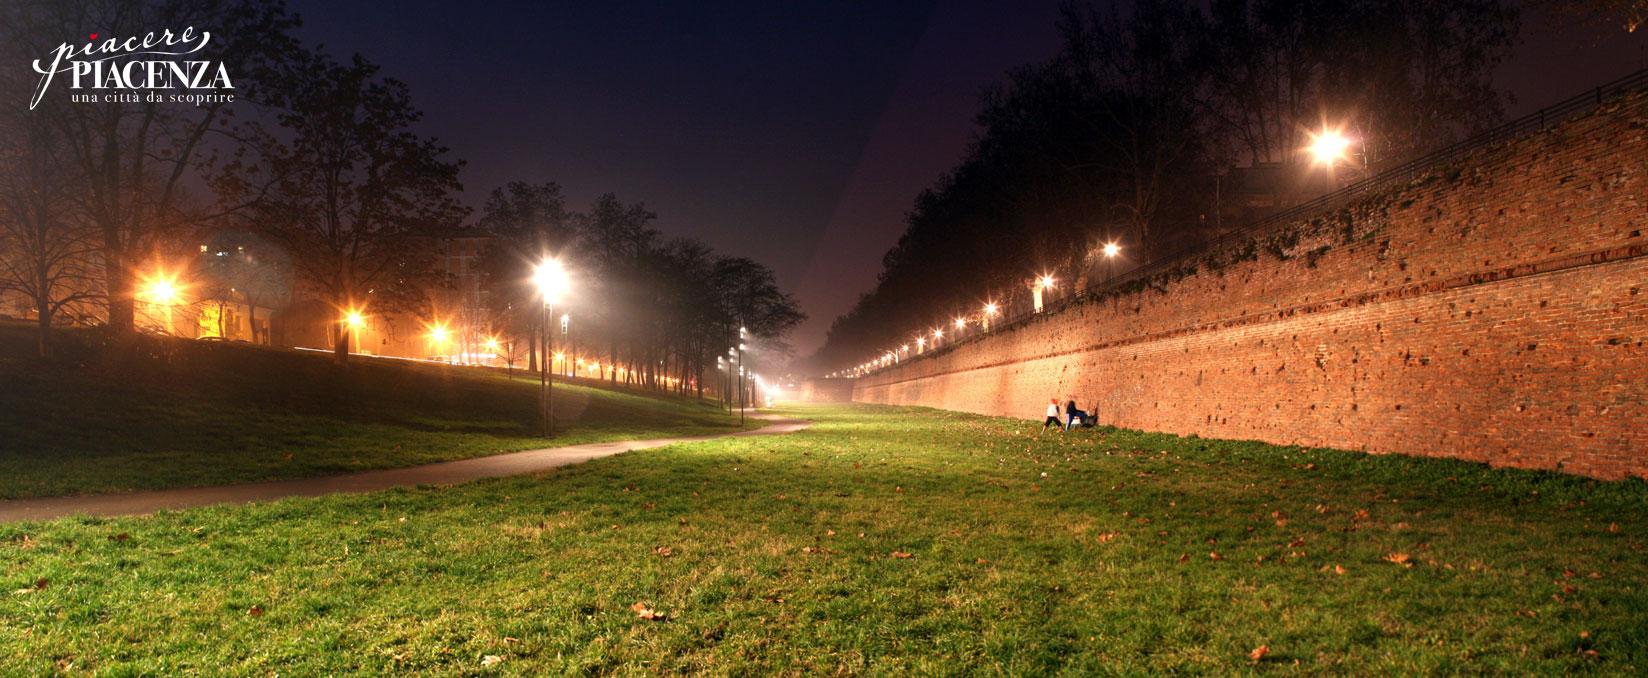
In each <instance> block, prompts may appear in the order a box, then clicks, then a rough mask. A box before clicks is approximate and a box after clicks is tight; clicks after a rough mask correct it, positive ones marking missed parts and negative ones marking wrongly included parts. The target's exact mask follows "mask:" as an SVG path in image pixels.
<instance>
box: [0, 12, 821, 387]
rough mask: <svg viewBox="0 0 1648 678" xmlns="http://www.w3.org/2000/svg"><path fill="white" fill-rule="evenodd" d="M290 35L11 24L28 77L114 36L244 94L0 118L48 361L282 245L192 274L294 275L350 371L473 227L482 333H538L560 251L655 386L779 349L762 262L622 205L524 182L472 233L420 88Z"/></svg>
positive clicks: (110, 15) (1, 182)
mask: <svg viewBox="0 0 1648 678" xmlns="http://www.w3.org/2000/svg"><path fill="white" fill-rule="evenodd" d="M297 25H298V19H297V18H296V17H295V16H294V15H292V14H291V13H290V12H288V11H287V10H286V9H285V8H284V6H282V4H280V3H278V2H260V1H254V0H155V1H153V2H142V3H132V2H128V1H126V0H76V1H73V2H69V1H56V2H40V3H12V4H7V5H4V6H3V8H0V43H3V44H4V45H5V47H4V48H5V49H7V50H8V51H9V53H10V56H8V57H7V58H8V60H11V61H12V62H14V63H28V62H31V61H32V60H34V59H37V58H41V57H43V56H45V55H47V54H48V53H49V52H50V50H51V49H52V48H53V47H55V46H56V44H57V43H58V42H63V41H67V42H75V41H76V39H77V38H78V37H79V36H80V35H81V34H82V33H81V32H82V30H83V27H85V26H95V27H97V28H98V29H100V30H101V31H102V32H103V33H104V34H106V35H109V36H114V37H121V36H127V35H141V34H143V33H144V32H148V31H154V30H158V29H160V28H166V27H171V28H173V29H174V30H175V29H180V27H183V26H195V27H198V28H199V29H201V30H210V31H211V32H212V33H213V36H214V39H213V40H212V41H211V42H210V43H209V44H208V48H207V51H206V52H204V53H200V54H196V55H191V56H190V58H191V59H197V58H207V59H211V60H214V61H221V62H223V63H225V64H226V65H227V68H228V70H229V72H230V73H231V74H232V77H233V82H234V87H235V90H234V94H235V95H236V101H235V102H234V103H223V102H219V103H208V104H204V105H200V106H190V105H186V104H177V103H161V102H153V101H143V102H92V103H74V102H70V101H69V99H68V97H67V95H66V94H64V93H62V92H55V93H50V94H48V96H47V97H45V98H44V100H42V101H41V103H40V104H39V105H38V106H37V107H36V109H35V110H33V111H30V110H27V109H26V108H24V107H22V106H21V105H16V106H8V107H6V108H5V110H4V113H3V114H0V192H3V193H0V292H6V291H9V292H12V293H21V294H22V295H23V296H26V297H27V298H28V300H29V303H30V305H31V306H32V307H33V309H34V312H35V314H36V315H37V316H38V318H39V327H40V348H41V352H42V353H43V354H44V353H46V352H48V351H49V348H50V331H51V328H52V326H53V325H54V324H55V323H59V322H63V321H92V320H100V321H101V322H102V323H104V324H106V325H107V327H108V328H109V329H110V330H111V331H113V332H116V333H128V332H132V331H133V330H134V293H135V291H136V288H137V282H138V280H139V276H140V275H141V272H143V271H145V270H147V269H148V268H150V267H152V266H154V264H155V262H156V261H160V260H163V259H165V258H167V257H174V258H175V257H177V256H179V255H180V254H181V253H183V252H188V251H189V249H188V248H190V247H192V245H190V243H198V242H203V241H206V240H213V241H214V242H220V243H223V244H227V245H235V246H236V249H240V248H239V246H238V245H236V243H238V242H239V241H238V240H236V241H235V242H228V241H227V240H225V239H226V238H228V239H230V240H234V239H237V238H244V239H245V241H246V242H253V243H256V244H257V246H258V247H261V248H263V249H273V250H275V251H274V252H267V253H266V254H267V255H268V256H263V257H261V258H260V259H259V260H258V261H260V262H263V263H261V264H260V266H263V267H267V266H268V265H269V263H270V262H279V263H280V265H283V266H289V267H290V268H289V270H288V271H284V272H281V273H280V274H279V275H274V276H270V275H267V274H268V273H269V272H268V271H265V270H262V269H261V268H257V267H251V268H254V269H256V270H249V271H243V270H240V269H241V268H248V267H247V266H244V265H242V264H244V262H246V261H248V259H246V258H241V257H234V258H229V259H225V260H224V261H222V262H221V263H214V264H212V265H208V266H205V267H203V268H209V269H212V270H203V271H197V273H200V274H202V275H205V276H207V277H208V278H209V279H210V281H212V282H209V283H207V284H202V285H198V286H197V291H200V292H202V293H208V294H209V293H211V291H210V290H211V289H212V288H215V287H223V288H231V287H233V288H235V289H240V288H241V287H250V286H251V285H250V284H249V283H248V282H247V280H243V278H246V277H247V276H249V275H254V274H255V275H257V276H258V277H259V279H260V280H265V279H267V280H280V281H284V280H286V279H287V278H288V277H290V279H291V281H292V285H293V286H294V287H295V288H296V293H297V294H298V295H301V296H306V297H312V298H317V299H319V300H321V301H324V302H325V303H327V304H329V305H330V306H331V307H332V308H334V309H337V311H338V313H337V320H336V322H337V324H336V327H335V331H334V332H333V333H332V334H333V336H334V337H335V343H334V348H335V352H336V355H337V357H338V359H339V360H347V358H348V350H349V343H350V339H349V332H350V328H349V326H348V323H346V322H345V312H346V310H348V309H363V308H370V309H371V310H372V312H373V313H379V314H388V313H409V314H414V315H422V316H425V317H428V315H429V313H430V293H431V291H432V290H433V289H438V288H440V287H441V286H443V285H446V284H449V283H450V282H451V281H450V280H449V279H448V278H447V277H446V276H445V273H444V272H443V271H441V270H440V268H439V266H438V264H439V261H438V258H439V243H440V241H441V240H442V239H443V238H445V237H449V236H453V235H458V234H473V233H475V232H476V230H477V229H479V231H480V232H482V233H488V234H491V235H493V236H495V240H494V241H493V246H492V247H491V249H490V250H489V251H488V252H487V254H486V256H485V257H484V259H485V261H484V268H485V269H486V271H487V285H486V290H485V294H484V297H485V299H486V300H487V302H486V309H485V310H486V311H487V313H488V314H490V317H484V318H482V319H483V320H485V321H486V322H487V323H488V324H490V325H492V326H491V327H487V328H483V329H485V330H486V331H488V332H489V333H490V332H498V333H509V332H515V333H526V334H531V333H533V332H538V331H541V329H542V328H539V327H537V326H536V325H535V324H534V323H535V322H536V320H535V318H536V317H537V314H536V309H537V302H536V300H535V299H534V298H532V297H531V296H530V295H531V294H535V291H534V290H532V289H531V287H530V285H528V284H526V281H527V280H528V279H529V278H530V274H529V273H530V271H529V268H527V267H530V266H531V265H533V264H535V263H536V262H537V261H539V260H540V259H541V258H542V257H544V256H548V255H556V256H560V257H561V258H563V260H565V261H566V263H567V265H568V267H569V268H572V269H574V270H576V271H578V272H579V273H580V274H581V275H580V279H581V280H583V281H585V284H586V285H587V287H586V288H585V289H584V290H583V292H581V294H580V297H579V298H580V299H581V300H583V301H582V302H581V304H582V305H581V306H580V307H579V312H580V316H581V317H580V320H581V323H580V325H581V329H582V330H583V331H582V332H581V336H583V337H585V338H586V340H590V341H595V340H599V341H600V342H602V344H603V345H604V346H605V348H606V353H607V354H608V358H609V361H610V362H611V363H613V364H617V363H624V364H627V365H629V366H631V369H630V370H629V372H630V373H632V374H640V375H642V378H643V379H645V380H646V381H647V383H653V384H656V383H660V380H659V379H658V377H659V376H660V375H662V374H664V373H666V371H667V373H669V374H672V375H679V376H680V377H681V379H680V381H681V382H682V383H687V382H691V381H695V380H698V379H696V378H697V377H698V376H699V375H701V374H702V373H703V372H704V371H705V370H706V369H708V368H712V367H713V364H714V359H715V357H716V356H717V355H718V353H719V352H721V351H725V350H726V348H727V346H729V345H730V344H732V343H736V341H737V335H738V327H739V326H740V325H743V326H746V327H748V328H749V330H750V331H751V332H752V333H753V334H755V335H757V336H760V337H766V338H769V339H770V340H775V341H776V340H778V339H779V337H781V336H782V335H783V333H784V332H786V331H788V330H789V329H790V328H792V327H793V326H794V325H795V324H797V323H798V322H799V321H800V319H801V315H800V313H799V311H797V310H796V307H795V303H794V301H793V300H792V299H791V298H790V297H789V296H788V295H785V294H784V293H783V292H782V291H780V290H779V289H778V286H777V285H776V283H775V282H774V278H773V274H772V272H771V271H770V270H768V269H767V268H766V267H764V266H762V265H760V264H757V263H755V262H752V261H749V260H747V259H737V258H726V257H718V256H716V255H715V254H714V253H713V252H712V251H710V249H709V248H708V247H706V246H704V245H702V244H701V243H697V242H693V241H689V240H664V239H663V238H661V236H660V235H659V233H658V232H657V231H656V230H654V229H652V228H650V227H649V226H648V224H649V223H650V222H651V221H652V220H653V219H654V218H655V215H654V214H652V213H651V212H650V211H648V210H647V209H646V208H645V207H644V206H643V205H640V204H624V203H622V202H620V201H619V200H618V199H617V198H616V197H614V196H612V195H607V196H602V197H601V198H600V199H598V200H597V201H596V202H595V204H594V205H593V206H592V207H591V208H590V209H589V210H588V211H587V213H584V214H575V213H572V212H570V211H569V210H567V209H566V208H565V205H564V201H563V199H562V196H561V194H560V189H559V188H558V187H557V186H556V185H555V184H527V183H515V184H510V185H508V186H506V187H504V188H501V189H499V190H497V191H495V192H494V193H493V194H492V196H491V198H490V200H489V201H488V202H487V204H486V206H485V209H484V210H483V212H482V214H481V215H480V218H479V219H478V220H477V221H476V223H475V224H474V225H473V226H470V225H467V224H466V221H468V220H469V217H470V216H471V215H470V211H469V209H468V208H467V207H465V206H464V205H463V204H462V203H461V202H460V201H459V199H458V198H459V193H460V191H461V190H462V186H461V184H460V182H459V175H460V172H461V170H462V167H463V163H462V162H461V161H458V160H455V159H453V158H451V157H450V153H449V151H448V149H446V148H445V147H443V146H441V145H440V144H439V143H438V141H436V140H435V139H432V138H428V137H426V136H423V135H420V134H419V133H417V132H416V131H415V126H416V125H417V123H418V121H419V119H420V118H421V112H420V111H419V110H418V109H417V107H416V106H415V105H414V104H413V102H412V97H411V92H410V90H409V88H408V87H407V86H406V84H405V83H402V82H400V81H398V80H395V79H393V78H390V77H387V76H385V75H384V74H383V73H382V72H381V71H380V69H379V67H378V66H376V65H375V64H373V63H371V62H369V61H367V60H366V59H364V58H362V57H360V56H358V55H356V56H354V57H353V58H351V59H348V60H341V61H340V60H338V59H335V58H333V57H331V56H329V55H328V54H326V53H324V52H321V51H319V50H315V49H310V48H308V47H306V46H304V45H302V44H300V43H299V42H298V41H296V40H295V39H293V38H292V37H291V31H292V29H293V28H294V27H296V26H297ZM20 72H24V71H23V69H7V70H5V71H4V75H0V77H4V78H6V79H7V80H6V81H5V82H4V83H3V84H4V87H0V89H3V90H4V91H10V92H18V93H21V92H28V91H30V90H32V89H33V87H34V82H33V81H31V80H29V79H28V78H27V77H25V76H24V75H20V74H19V73H20ZM53 94H55V95H56V96H53ZM202 189H204V190H202ZM230 234H233V235H230ZM277 252H278V255H279V256H274V255H275V254H276V253H277ZM219 268H222V269H224V270H217V269H219ZM218 283H221V284H218ZM258 287H260V288H261V287H267V285H261V286H258ZM218 317H220V318H221V317H222V314H221V312H220V314H219V316H218ZM586 319H587V321H586ZM470 320H471V321H472V322H473V321H474V320H475V319H473V318H472V319H470ZM521 343H522V344H526V343H527V342H525V341H522V342H521Z"/></svg>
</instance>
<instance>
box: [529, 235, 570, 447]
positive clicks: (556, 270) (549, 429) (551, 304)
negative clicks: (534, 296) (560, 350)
mask: <svg viewBox="0 0 1648 678" xmlns="http://www.w3.org/2000/svg"><path fill="white" fill-rule="evenodd" d="M532 282H533V283H535V284H536V285H537V286H538V296H540V297H543V300H544V305H543V308H542V311H543V313H542V315H541V316H540V318H539V320H540V323H541V324H540V325H539V326H540V327H541V328H542V331H543V350H541V351H539V352H538V355H539V356H541V357H542V358H543V360H541V361H540V362H539V365H538V367H539V368H540V371H539V373H538V374H539V376H538V383H539V384H540V385H541V386H542V388H543V392H542V393H543V398H542V400H543V402H542V405H543V418H544V436H546V437H548V436H553V435H555V398H554V395H555V394H554V390H555V375H554V370H553V369H551V367H550V365H549V362H550V360H549V354H550V351H553V350H554V349H555V340H554V337H553V334H554V333H553V331H552V330H553V328H551V327H550V325H549V319H550V317H551V316H553V315H554V314H555V304H556V303H557V302H559V301H560V300H561V297H562V296H563V295H565V294H566V292H567V288H568V287H569V285H568V284H567V273H566V268H564V267H562V266H561V262H560V261H559V260H556V259H549V258H546V259H544V260H543V262H541V263H539V264H538V266H537V268H536V269H534V270H533V272H532Z"/></svg>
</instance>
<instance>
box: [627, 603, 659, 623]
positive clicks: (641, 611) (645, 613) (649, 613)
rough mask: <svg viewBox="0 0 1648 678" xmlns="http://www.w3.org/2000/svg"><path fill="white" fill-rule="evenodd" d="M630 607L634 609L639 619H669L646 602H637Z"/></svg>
mask: <svg viewBox="0 0 1648 678" xmlns="http://www.w3.org/2000/svg"><path fill="white" fill-rule="evenodd" d="M629 609H630V610H632V611H634V612H635V616H636V617H637V618H639V619H645V620H647V621H665V620H666V619H668V617H667V616H666V615H665V614H664V613H662V612H659V611H657V610H654V609H652V608H650V607H647V604H646V603H636V604H634V605H631V606H629Z"/></svg>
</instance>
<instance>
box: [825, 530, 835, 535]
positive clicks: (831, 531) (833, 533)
mask: <svg viewBox="0 0 1648 678" xmlns="http://www.w3.org/2000/svg"><path fill="white" fill-rule="evenodd" d="M824 536H826V537H834V536H835V530H825V531H824Z"/></svg>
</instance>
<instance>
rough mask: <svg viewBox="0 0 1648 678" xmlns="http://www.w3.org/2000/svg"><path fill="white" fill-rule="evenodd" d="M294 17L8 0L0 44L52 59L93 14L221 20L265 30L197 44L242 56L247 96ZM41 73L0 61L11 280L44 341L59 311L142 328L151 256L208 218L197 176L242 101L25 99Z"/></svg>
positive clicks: (243, 4) (175, 22)
mask: <svg viewBox="0 0 1648 678" xmlns="http://www.w3.org/2000/svg"><path fill="white" fill-rule="evenodd" d="M295 25H296V19H295V17H293V16H292V15H291V14H289V13H288V12H286V11H285V9H284V8H283V7H282V6H281V5H280V4H278V3H257V2H248V1H245V0H199V1H195V2H175V1H169V2H155V3H132V2H126V1H125V0H83V1H80V2H65V1H46V2H27V3H6V4H3V5H0V50H4V58H5V60H6V62H7V63H10V64H18V65H21V64H30V63H33V62H34V61H35V60H37V59H40V60H43V61H45V62H46V63H48V64H49V63H50V59H49V58H47V57H48V55H49V54H50V53H51V51H52V50H53V49H54V48H56V47H57V46H58V45H59V44H60V43H65V42H67V43H71V44H74V43H78V42H79V38H80V37H81V36H82V35H86V33H84V31H85V30H86V27H88V26H92V27H96V30H99V31H101V32H102V33H104V34H107V35H110V36H114V35H120V36H130V35H143V34H144V33H146V32H150V31H158V30H160V29H161V28H171V29H173V30H181V29H182V27H186V26H209V27H211V30H212V31H213V32H214V33H217V34H218V35H220V36H221V35H245V36H258V39H247V40H233V41H231V40H223V39H218V40H213V41H211V42H209V43H208V45H207V46H206V48H205V49H204V50H202V51H200V52H197V53H196V54H194V55H191V58H192V59H209V60H212V61H214V62H225V63H230V64H234V66H233V69H234V72H235V73H236V75H237V79H236V87H237V95H238V96H239V98H241V99H242V100H243V101H257V100H259V99H260V98H261V96H262V89H263V88H262V87H261V86H260V84H259V83H262V82H264V81H266V80H269V79H271V78H270V77H269V76H270V74H271V73H272V72H274V71H276V70H278V69H279V68H281V67H282V65H283V64H284V63H286V59H287V55H289V54H290V53H292V52H293V51H295V50H294V45H295V43H294V42H293V41H292V40H291V39H290V37H289V31H290V29H291V28H293V27H294V26H295ZM38 78H39V75H38V74H36V73H34V72H33V71H32V69H29V68H22V67H18V68H7V69H4V70H3V71H0V91H3V92H7V93H8V94H9V95H11V96H8V97H7V99H8V103H7V105H6V106H4V107H3V108H0V191H3V194H0V292H7V291H9V292H12V293H15V294H21V295H22V296H24V297H25V298H26V299H27V300H28V301H29V302H30V303H31V304H32V306H33V307H34V310H35V313H36V314H37V316H38V321H39V328H40V350H41V352H42V353H44V352H47V351H49V349H50V333H51V328H52V325H53V324H54V322H56V321H57V319H58V318H59V317H60V316H64V315H66V316H67V317H68V318H69V319H71V320H76V321H83V320H87V319H90V318H94V317H101V318H102V319H103V321H104V322H106V323H107V324H108V326H109V327H111V328H115V329H116V330H119V331H128V332H129V331H131V330H132V328H133V321H134V315H133V309H134V301H133V292H134V288H135V286H136V280H137V278H136V272H137V270H138V269H139V267H140V266H141V265H142V262H144V261H145V260H146V259H147V258H149V257H150V256H151V255H152V254H153V253H154V252H155V251H156V250H157V248H159V247H161V246H162V245H163V243H164V242H165V240H166V239H167V238H169V237H175V236H176V235H177V234H178V233H180V232H182V231H184V230H186V229H188V228H189V227H190V226H191V225H192V224H196V223H200V222H202V221H204V220H206V219H209V218H210V214H209V213H210V211H211V210H210V207H211V205H210V201H209V200H207V199H203V198H202V197H200V196H197V195H193V194H192V193H191V191H190V187H191V182H192V181H194V180H195V179H196V177H197V176H198V175H197V174H196V173H195V170H196V169H198V168H199V167H201V166H202V164H204V163H208V162H210V156H211V154H212V150H211V149H212V148H213V144H214V141H216V137H217V136H218V135H220V134H221V133H222V132H223V131H224V129H225V128H226V125H227V120H228V119H229V118H230V116H231V110H230V106H231V104H228V103H225V102H211V103H204V104H201V105H199V106H189V105H179V104H164V103H157V102H153V101H135V102H133V101H122V102H98V103H95V104H90V103H81V104H74V103H70V101H69V98H68V96H67V94H66V93H65V92H63V88H65V87H66V85H63V84H61V82H59V84H56V85H54V87H55V88H56V91H54V92H51V93H50V94H51V95H49V96H47V97H45V98H44V99H42V101H41V102H40V104H39V105H38V106H37V107H35V108H34V109H33V110H30V109H29V108H28V107H26V106H24V105H23V103H22V102H24V101H26V100H27V99H28V94H27V93H29V92H31V91H33V90H34V89H35V87H36V85H37V79H38ZM62 79H63V78H61V77H60V78H58V80H59V81H61V80H62Z"/></svg>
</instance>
